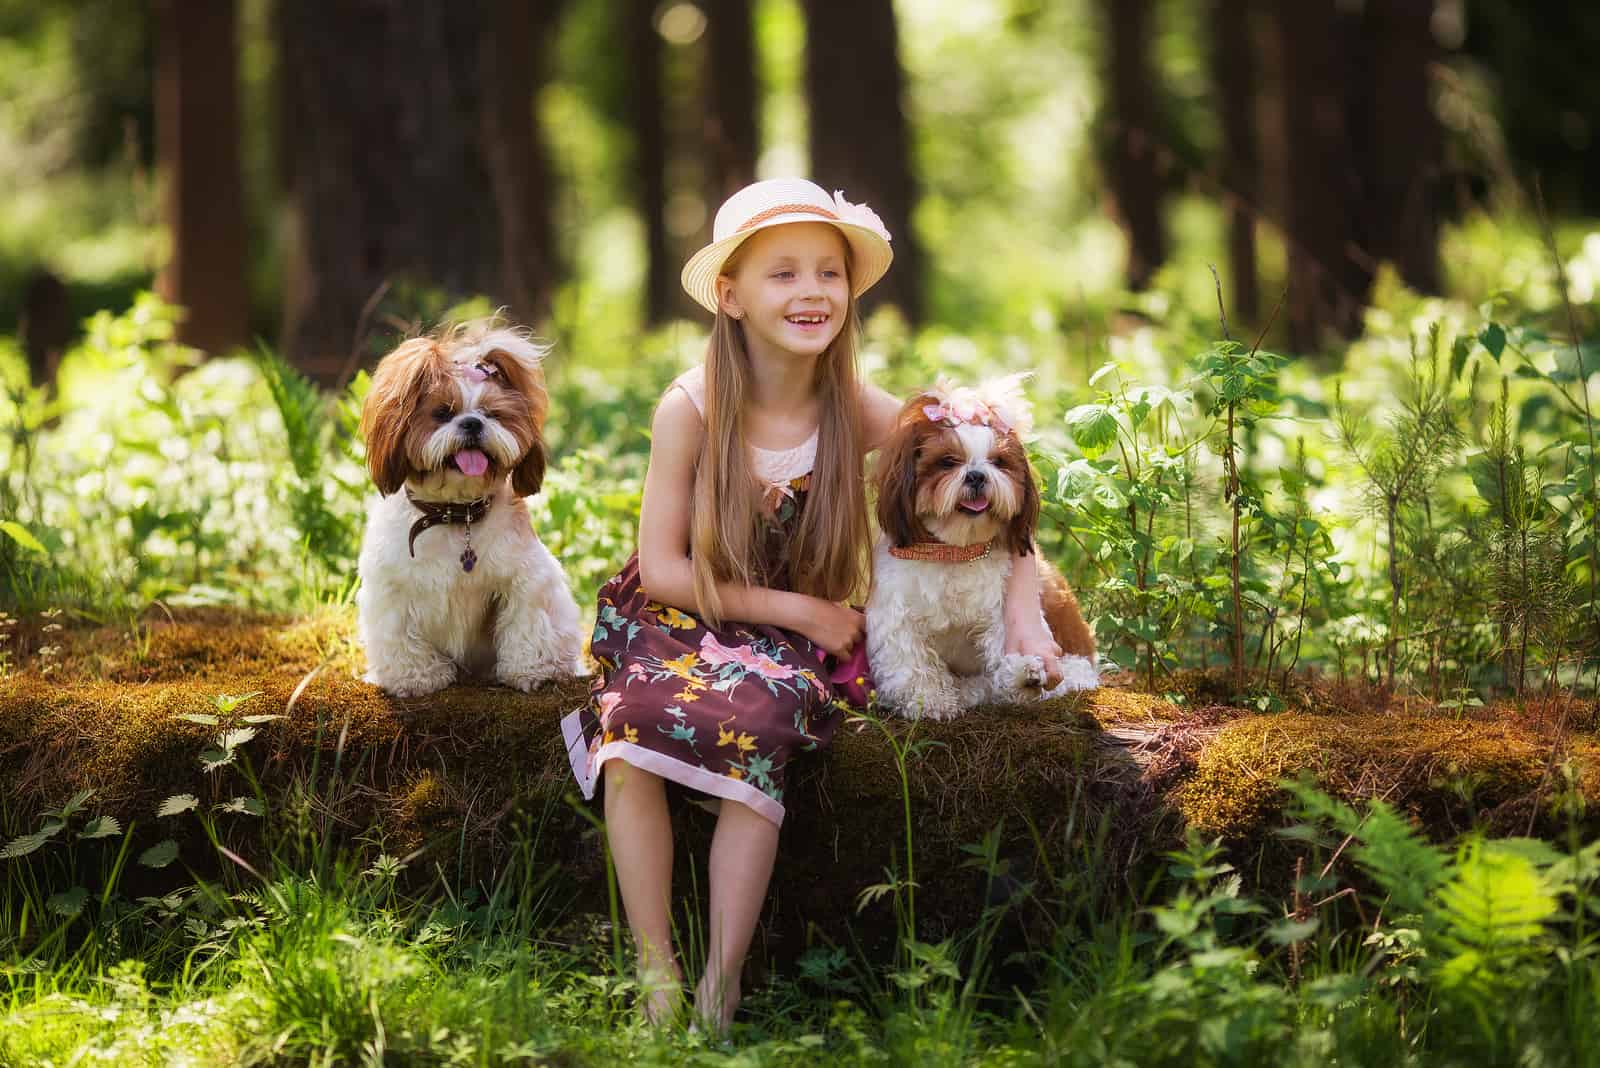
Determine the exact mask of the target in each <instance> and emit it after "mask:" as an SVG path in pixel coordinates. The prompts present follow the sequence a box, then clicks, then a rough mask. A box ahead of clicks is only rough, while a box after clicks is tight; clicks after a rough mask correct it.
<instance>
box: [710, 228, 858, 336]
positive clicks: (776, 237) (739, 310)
mask: <svg viewBox="0 0 1600 1068" xmlns="http://www.w3.org/2000/svg"><path fill="white" fill-rule="evenodd" d="M717 295H718V298H719V300H720V301H721V303H722V310H723V311H725V312H726V313H727V314H729V315H731V316H733V317H734V318H736V319H740V320H742V321H743V323H744V336H745V344H746V345H747V346H748V347H749V349H750V354H751V355H752V356H756V357H760V356H784V355H787V356H796V357H810V358H816V357H818V356H821V355H822V353H823V352H825V351H827V348H828V346H829V345H831V344H833V339H834V338H836V337H838V336H839V331H841V330H843V329H844V323H845V318H846V316H847V314H848V312H849V310H850V280H849V277H848V274H847V271H846V265H845V241H844V235H843V234H841V233H839V231H838V230H836V229H834V228H833V227H832V226H829V225H828V224H827V223H820V222H815V223H813V222H804V223H785V224H784V225H782V226H774V227H771V228H769V229H766V230H762V231H760V232H759V233H757V234H756V235H755V236H754V237H752V238H750V240H749V241H746V242H745V243H744V244H743V245H742V246H740V248H739V253H738V260H737V265H736V266H735V267H734V270H733V274H732V275H731V276H730V275H723V276H722V277H720V278H718V279H717Z"/></svg>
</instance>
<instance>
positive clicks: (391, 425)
mask: <svg viewBox="0 0 1600 1068" xmlns="http://www.w3.org/2000/svg"><path fill="white" fill-rule="evenodd" d="M435 355H436V353H435V351H434V343H433V341H432V340H431V339H430V338H425V337H415V338H412V339H411V340H409V341H405V342H402V343H401V344H400V345H399V346H398V347H397V348H396V349H395V350H394V351H393V352H391V353H389V355H387V356H385V357H384V358H383V359H382V360H380V361H378V369H377V370H376V371H374V372H373V374H372V387H371V388H370V389H369V390H367V399H366V401H365V402H364V403H363V404H362V406H361V436H362V437H363V438H364V439H366V442H367V470H368V471H369V472H371V474H372V481H373V482H374V483H376V484H377V486H378V492H379V493H381V494H383V495H384V496H385V497H387V496H388V495H389V494H391V493H395V492H397V491H398V490H399V489H400V487H401V486H403V485H405V483H406V479H407V478H408V477H410V475H411V463H410V461H409V460H407V458H406V435H407V433H408V432H409V431H410V429H411V420H412V418H413V417H414V416H415V415H416V412H417V405H418V404H419V403H421V400H422V395H423V393H424V392H425V391H426V390H427V388H428V375H429V368H430V365H431V363H432V361H433V360H434V359H435Z"/></svg>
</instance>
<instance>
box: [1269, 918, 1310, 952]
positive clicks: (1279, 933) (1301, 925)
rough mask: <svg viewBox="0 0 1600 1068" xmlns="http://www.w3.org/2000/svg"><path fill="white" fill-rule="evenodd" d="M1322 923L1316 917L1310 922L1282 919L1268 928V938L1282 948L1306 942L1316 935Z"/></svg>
mask: <svg viewBox="0 0 1600 1068" xmlns="http://www.w3.org/2000/svg"><path fill="white" fill-rule="evenodd" d="M1320 922H1321V921H1319V920H1318V919H1317V918H1316V917H1315V916H1313V917H1311V918H1310V919H1308V920H1295V919H1282V920H1279V921H1278V922H1277V923H1275V924H1273V925H1272V926H1271V927H1269V928H1267V937H1268V938H1270V939H1272V941H1273V942H1274V943H1276V944H1277V945H1280V946H1286V945H1288V944H1289V943H1291V942H1304V941H1305V940H1306V939H1308V938H1310V937H1311V936H1312V935H1313V934H1315V933H1316V930H1317V927H1318V926H1319V925H1320Z"/></svg>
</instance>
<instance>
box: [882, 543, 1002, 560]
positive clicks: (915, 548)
mask: <svg viewBox="0 0 1600 1068" xmlns="http://www.w3.org/2000/svg"><path fill="white" fill-rule="evenodd" d="M992 548H994V542H993V541H978V542H973V543H972V544H971V545H946V544H945V543H944V542H942V541H918V542H912V543H911V544H910V545H906V546H899V545H891V546H889V555H890V556H892V557H894V558H895V559H897V560H937V561H939V562H940V563H945V564H970V563H972V562H973V561H974V560H982V559H983V558H984V557H986V556H988V555H989V550H990V549H992Z"/></svg>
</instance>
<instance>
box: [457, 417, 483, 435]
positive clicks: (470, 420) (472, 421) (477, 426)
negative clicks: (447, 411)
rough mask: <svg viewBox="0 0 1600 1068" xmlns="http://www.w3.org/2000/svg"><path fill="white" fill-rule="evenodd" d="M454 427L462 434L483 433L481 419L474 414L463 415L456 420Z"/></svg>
mask: <svg viewBox="0 0 1600 1068" xmlns="http://www.w3.org/2000/svg"><path fill="white" fill-rule="evenodd" d="M456 427H457V429H459V430H460V431H461V432H462V433H463V434H473V435H477V434H481V433H483V420H482V419H479V418H478V417H477V416H475V415H468V416H463V417H462V418H460V419H457V420H456Z"/></svg>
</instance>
